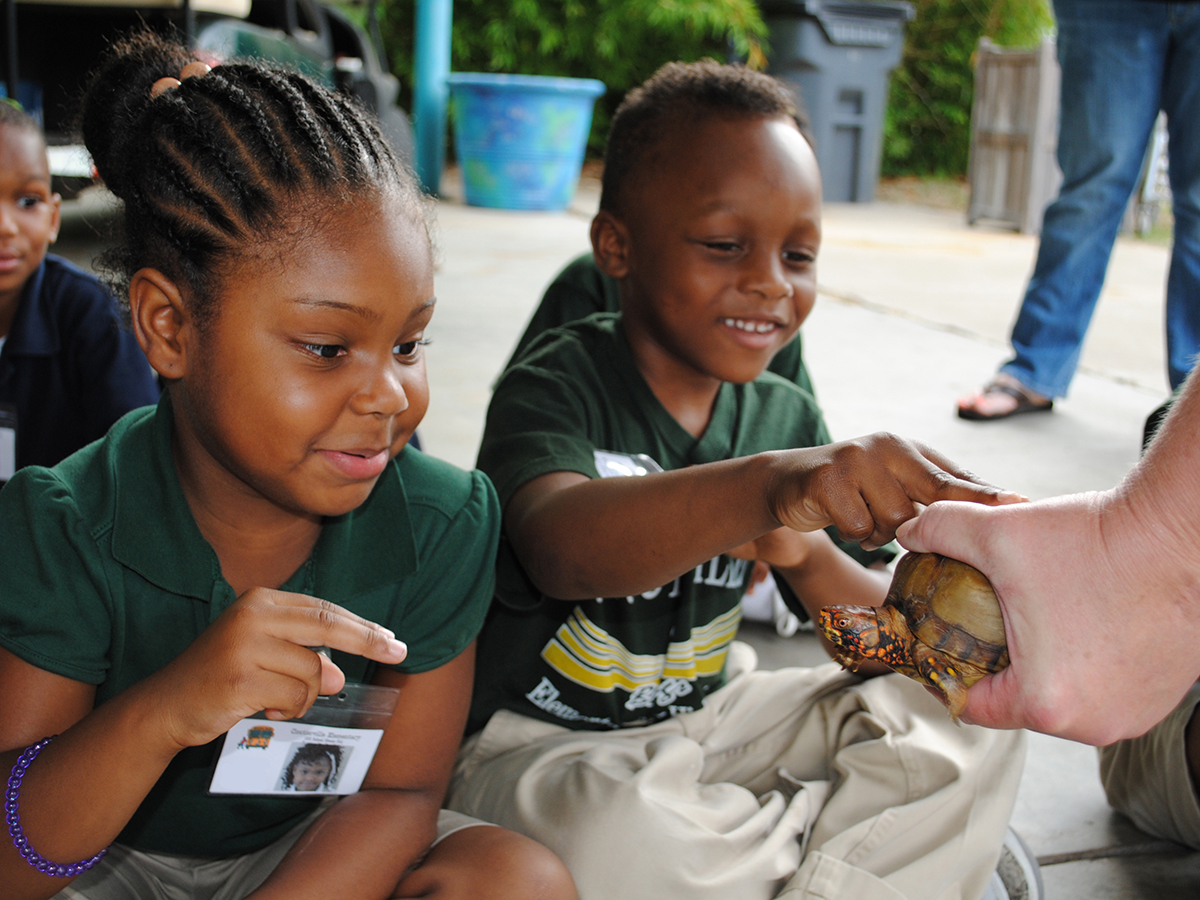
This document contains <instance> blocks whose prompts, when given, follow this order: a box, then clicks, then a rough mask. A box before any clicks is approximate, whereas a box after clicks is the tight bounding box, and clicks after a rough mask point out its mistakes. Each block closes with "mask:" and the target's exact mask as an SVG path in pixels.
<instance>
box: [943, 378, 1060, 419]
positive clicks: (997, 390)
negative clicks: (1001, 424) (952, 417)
mask: <svg viewBox="0 0 1200 900" xmlns="http://www.w3.org/2000/svg"><path fill="white" fill-rule="evenodd" d="M988 394H1008V396H1010V397H1012V398H1013V399H1014V400H1016V401H1017V405H1016V406H1014V407H1013V408H1012V409H1010V410H1008V412H1002V413H994V414H992V415H988V414H987V413H981V412H979V411H978V410H976V409H971V408H966V409H964V408H963V407H961V406H960V407H959V408H958V417H959V418H960V419H968V420H970V421H972V422H990V421H992V420H994V419H1007V418H1008V417H1009V416H1015V415H1019V414H1020V413H1030V412H1049V411H1050V410H1052V409H1054V401H1053V400H1047V401H1046V402H1044V403H1036V402H1034V401H1033V400H1031V399H1029V395H1028V394H1026V393H1025V392H1024V391H1023V390H1021V389H1020V388H1018V387H1013V386H1012V385H1010V384H1001V383H1000V382H997V381H992V382H989V383H988V384H986V385H984V388H983V390H982V391H980V392H979V395H980V396H982V397H986V396H987V395H988Z"/></svg>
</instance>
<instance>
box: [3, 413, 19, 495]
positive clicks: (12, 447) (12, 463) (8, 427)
mask: <svg viewBox="0 0 1200 900" xmlns="http://www.w3.org/2000/svg"><path fill="white" fill-rule="evenodd" d="M16 471H17V408H16V407H15V406H13V405H12V404H11V403H0V487H4V482H6V481H8V480H9V479H10V478H12V477H13V475H14V474H15V473H16Z"/></svg>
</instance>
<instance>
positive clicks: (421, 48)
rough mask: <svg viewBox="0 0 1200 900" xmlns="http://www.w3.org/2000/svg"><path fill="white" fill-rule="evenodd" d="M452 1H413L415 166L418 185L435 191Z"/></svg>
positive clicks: (442, 144) (441, 159) (442, 155)
mask: <svg viewBox="0 0 1200 900" xmlns="http://www.w3.org/2000/svg"><path fill="white" fill-rule="evenodd" d="M452 11H453V0H417V46H416V72H415V73H414V74H415V79H414V80H415V85H414V91H413V115H414V117H415V119H416V143H417V147H416V156H417V161H416V168H417V177H418V178H420V179H421V186H422V187H423V188H424V189H425V190H426V191H427V192H429V193H431V194H436V193H438V190H439V188H440V187H441V182H442V167H443V165H444V164H445V161H446V100H447V98H448V97H449V93H450V89H449V87H448V86H447V84H446V76H447V75H449V74H450V23H451V21H452V18H453V17H452Z"/></svg>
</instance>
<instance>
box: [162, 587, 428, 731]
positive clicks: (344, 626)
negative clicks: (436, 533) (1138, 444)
mask: <svg viewBox="0 0 1200 900" xmlns="http://www.w3.org/2000/svg"><path fill="white" fill-rule="evenodd" d="M313 647H330V648H332V649H334V650H341V651H343V652H345V653H353V654H356V655H358V656H365V657H366V658H367V659H371V660H375V661H376V662H381V663H392V664H394V663H398V662H400V661H401V660H403V659H404V656H405V654H406V653H407V649H406V648H405V646H404V644H402V643H401V642H400V641H398V640H396V636H395V635H394V634H393V633H392V632H391V631H389V630H388V629H386V628H383V627H382V626H380V625H376V624H375V623H373V622H368V621H367V620H366V619H363V618H360V617H359V616H356V615H354V614H353V613H351V612H349V611H347V610H345V609H342V608H341V607H340V606H336V605H334V604H332V603H327V602H326V601H324V600H318V599H316V598H315V597H309V596H306V595H304V594H291V593H287V592H284V591H274V590H268V589H267V588H252V589H251V590H248V591H246V593H244V594H242V596H241V597H239V598H238V599H237V601H236V602H235V603H234V604H233V605H231V606H230V607H229V608H228V609H227V610H225V611H224V612H223V613H221V615H220V616H219V617H218V618H217V620H216V621H215V622H213V623H212V625H210V626H209V627H208V628H207V629H205V631H204V632H203V633H202V634H201V635H200V636H199V637H198V638H196V640H195V641H193V642H192V644H191V646H190V647H188V648H187V650H185V651H184V652H183V653H181V654H180V655H179V656H178V657H177V658H176V659H175V660H174V661H172V662H171V663H170V665H168V666H166V667H165V668H163V669H162V670H160V671H159V672H158V673H156V674H155V675H153V676H151V678H152V679H153V680H154V681H155V682H156V683H155V685H154V691H153V696H155V697H157V698H159V700H160V703H161V713H160V716H161V720H162V722H163V724H164V727H165V729H166V732H167V734H168V735H169V736H170V738H171V740H172V741H174V742H175V743H176V744H177V745H178V746H179V748H180V749H182V748H184V747H193V746H198V745H201V744H206V743H208V742H209V741H211V740H213V739H214V738H216V737H218V736H220V735H222V734H224V733H225V732H226V731H228V730H229V729H230V728H231V727H232V726H233V725H234V723H235V722H237V721H239V720H240V719H243V718H245V717H246V716H249V715H253V714H254V713H256V712H259V711H260V710H267V717H268V718H271V719H291V718H295V717H297V716H301V715H304V713H305V712H307V711H308V708H309V707H310V706H312V704H313V701H314V700H316V698H317V695H318V694H329V693H334V692H336V691H338V690H341V688H342V685H343V684H344V683H345V676H344V675H343V674H342V672H341V670H340V669H338V667H337V666H335V665H334V664H333V663H332V662H331V661H330V660H329V659H328V658H327V657H326V656H324V655H323V654H320V653H317V652H315V651H314V650H312V649H311V648H313Z"/></svg>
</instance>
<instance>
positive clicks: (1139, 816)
mask: <svg viewBox="0 0 1200 900" xmlns="http://www.w3.org/2000/svg"><path fill="white" fill-rule="evenodd" d="M1197 706H1200V684H1197V685H1195V686H1194V687H1193V688H1192V689H1191V690H1190V691H1188V693H1187V696H1185V697H1184V698H1183V702H1182V703H1180V704H1179V706H1177V707H1175V710H1174V712H1172V713H1171V714H1170V715H1169V716H1167V717H1166V718H1165V719H1163V720H1162V721H1161V722H1159V723H1158V724H1157V725H1155V726H1154V728H1152V729H1151V730H1150V731H1148V732H1147V733H1146V734H1144V735H1142V736H1141V737H1139V738H1133V739H1132V740H1128V741H1118V742H1117V743H1115V744H1112V745H1111V746H1108V747H1101V748H1100V780H1101V781H1103V782H1104V792H1105V793H1106V794H1107V795H1108V802H1109V803H1111V804H1112V806H1113V808H1114V809H1116V810H1118V811H1120V812H1123V813H1124V814H1125V815H1127V816H1129V818H1131V819H1132V820H1133V823H1134V824H1135V825H1137V827H1138V828H1140V829H1142V831H1145V832H1147V833H1149V834H1153V835H1155V836H1157V837H1161V838H1166V839H1167V840H1171V841H1178V842H1179V843H1181V844H1187V845H1188V846H1189V847H1195V848H1196V849H1198V850H1200V801H1198V800H1197V798H1196V785H1193V784H1192V777H1191V774H1190V773H1189V772H1188V764H1187V757H1186V756H1185V755H1184V744H1183V738H1184V731H1185V729H1186V728H1187V726H1188V722H1189V721H1191V718H1192V715H1193V714H1195V712H1196V707H1197Z"/></svg>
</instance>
